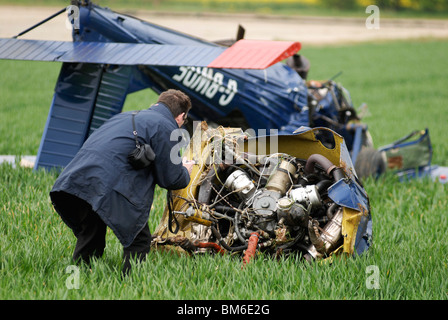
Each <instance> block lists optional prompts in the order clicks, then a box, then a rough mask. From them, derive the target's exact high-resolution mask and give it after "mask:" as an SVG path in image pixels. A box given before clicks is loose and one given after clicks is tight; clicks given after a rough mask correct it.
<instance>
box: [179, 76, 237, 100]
mask: <svg viewBox="0 0 448 320" xmlns="http://www.w3.org/2000/svg"><path fill="white" fill-rule="evenodd" d="M179 71H180V73H179V74H175V75H174V76H173V79H174V80H176V81H178V82H180V83H182V84H183V85H184V86H186V87H187V88H189V89H191V90H195V91H196V92H199V93H200V94H202V95H204V96H206V97H207V98H209V99H213V98H214V97H215V96H216V94H217V93H219V94H220V97H219V100H218V103H219V104H220V105H221V106H226V105H228V104H229V103H230V102H231V101H232V100H233V98H234V96H235V94H236V93H237V92H238V83H237V82H236V80H234V79H229V80H228V81H227V86H225V85H224V84H223V82H224V75H223V74H222V73H221V72H215V73H213V69H210V68H205V67H204V68H202V67H179Z"/></svg>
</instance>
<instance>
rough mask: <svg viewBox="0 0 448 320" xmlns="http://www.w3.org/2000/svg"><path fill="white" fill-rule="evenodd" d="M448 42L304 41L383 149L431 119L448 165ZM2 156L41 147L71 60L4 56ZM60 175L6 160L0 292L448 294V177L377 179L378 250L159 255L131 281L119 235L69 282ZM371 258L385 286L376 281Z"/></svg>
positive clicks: (319, 73)
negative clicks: (316, 257)
mask: <svg viewBox="0 0 448 320" xmlns="http://www.w3.org/2000/svg"><path fill="white" fill-rule="evenodd" d="M446 52H448V42H446V41H429V40H425V41H417V42H415V41H412V42H405V41H402V42H394V43H392V42H385V43H372V44H360V45H353V46H348V45H345V46H340V47H325V48H318V47H313V48H305V49H303V54H305V55H306V56H307V57H308V58H309V59H310V61H311V63H312V71H311V73H310V77H311V78H316V79H325V78H329V77H331V76H333V75H334V74H336V73H337V72H339V71H341V70H342V71H343V72H344V73H343V74H342V75H341V76H340V77H339V78H338V79H337V80H338V81H340V82H341V83H343V84H344V85H345V86H346V87H347V89H349V90H350V92H351V94H352V98H353V100H354V102H355V105H360V104H361V103H362V102H366V103H368V105H369V107H370V113H371V116H370V117H368V118H366V119H365V122H366V123H367V124H368V125H369V128H370V131H371V133H372V136H373V139H374V142H375V144H376V145H377V146H380V145H383V144H386V143H388V142H391V141H393V140H395V139H396V138H398V137H401V136H403V135H405V134H406V133H408V132H410V131H412V130H415V129H420V128H424V127H429V129H430V133H431V138H432V142H433V147H434V161H433V163H436V164H440V165H448V163H447V160H446V159H447V158H448V157H447V155H448V142H447V140H446V138H445V136H446V135H445V132H444V129H445V126H446V119H447V117H446V116H444V111H445V110H446V101H447V98H448V97H447V93H446V90H444V89H445V87H446V77H444V76H443V75H444V72H445V70H447V62H446V60H445V59H444V53H446ZM0 68H1V70H2V73H1V74H0V88H1V95H0V136H1V141H0V154H36V153H37V149H38V146H39V143H40V138H41V135H42V131H43V128H44V126H45V120H46V117H47V114H48V109H49V105H50V102H51V98H52V90H53V88H54V84H55V81H56V78H57V75H58V71H59V68H60V65H58V64H52V63H39V62H35V63H32V62H18V61H0ZM153 99H154V95H153V94H151V93H150V92H146V91H142V92H139V93H136V94H133V95H131V96H130V97H129V99H128V101H127V104H126V109H127V110H130V109H139V108H143V107H145V106H148V105H149V104H150V103H151V102H153V101H152V100H153ZM55 179H56V174H55V173H52V172H44V171H37V172H35V171H32V170H30V169H25V168H17V169H13V168H12V167H11V166H10V165H0V211H1V214H0V299H48V300H50V299H168V300H170V299H179V300H182V299H196V300H209V299H222V300H234V299H243V300H244V299H269V300H270V299H273V300H289V299H294V300H295V299H316V300H318V299H348V300H370V299H372V300H380V299H392V300H395V299H407V300H411V299H430V300H446V299H447V298H448V278H447V277H446V275H447V274H448V259H447V256H446V253H447V252H448V242H447V241H446V239H447V237H448V231H447V227H446V226H447V225H448V221H447V214H446V208H447V206H448V203H447V202H448V198H447V196H446V195H447V191H448V190H447V187H448V186H447V185H443V184H439V183H434V182H433V181H431V180H429V179H424V180H412V181H409V182H407V183H402V182H399V181H398V180H397V178H396V177H394V176H391V175H386V176H384V177H382V178H380V179H379V180H377V181H375V180H372V179H369V180H367V181H366V182H365V188H366V190H367V193H368V195H369V197H370V201H371V206H372V216H373V231H374V242H373V246H372V248H371V250H370V251H369V252H368V254H367V255H365V256H362V257H358V258H356V259H352V258H349V259H342V258H338V259H335V260H334V261H333V263H332V264H318V263H315V264H311V265H308V264H304V263H302V262H299V261H297V260H296V259H294V258H290V259H285V260H282V261H275V260H272V259H269V258H268V257H265V256H258V257H257V259H256V260H255V261H254V262H253V263H252V264H249V266H248V267H247V268H245V269H243V270H242V269H241V260H240V259H238V258H236V257H231V256H209V255H206V256H198V257H195V258H192V257H186V256H176V255H173V254H168V253H160V252H152V253H151V254H150V255H149V257H148V259H147V261H146V262H145V263H143V264H140V265H138V266H135V268H134V271H133V272H132V274H131V275H130V277H128V278H126V279H124V280H122V279H121V273H120V271H121V254H122V248H121V245H120V244H119V242H118V240H117V239H116V237H115V236H114V235H113V233H112V232H110V231H109V232H108V234H107V247H106V251H105V254H104V257H103V258H102V259H99V260H97V261H95V262H94V263H93V265H92V267H91V268H90V269H89V268H87V267H85V266H83V267H82V268H81V269H80V282H79V289H78V290H75V289H72V290H70V289H68V288H67V286H66V281H67V280H69V279H70V278H69V277H70V275H71V274H70V273H66V268H67V266H69V265H70V264H71V261H70V258H71V255H72V252H73V248H74V244H75V239H74V236H73V235H72V233H71V231H70V230H69V229H68V228H67V227H66V226H65V225H64V224H63V223H62V222H61V220H60V218H59V217H58V216H57V214H56V213H55V212H54V210H53V208H52V206H51V203H50V200H49V196H48V192H49V190H50V189H51V187H52V185H53V183H54V180H55ZM163 200H164V190H162V189H157V190H156V201H155V203H154V209H153V212H152V216H151V219H150V228H151V230H154V229H155V226H156V225H157V224H158V222H159V219H160V216H161V213H162V210H163V207H164V201H163ZM369 266H376V267H377V268H378V271H379V285H380V288H379V289H369V287H368V286H367V284H366V281H367V280H368V277H369V275H370V274H369V273H367V270H368V267H369Z"/></svg>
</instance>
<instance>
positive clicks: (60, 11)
mask: <svg viewBox="0 0 448 320" xmlns="http://www.w3.org/2000/svg"><path fill="white" fill-rule="evenodd" d="M66 10H67V8H63V9H61V10H59V11H58V12H56V13H55V14H53V15H51V16H49V17H48V18H46V19H44V20H42V21H41V22H38V23H36V24H35V25H34V26H32V27H29V28H28V29H26V30H24V31H22V32H20V33H19V34H18V35H15V36H14V37H13V38H14V39H15V38H17V37H20V36H22V35H24V34H25V33H28V32H29V31H31V30H33V29H35V28H37V27H38V26H40V25H41V24H44V23H45V22H47V21H49V20H51V19H53V18H54V17H57V16H58V15H60V14H61V13H62V12H65V11H66Z"/></svg>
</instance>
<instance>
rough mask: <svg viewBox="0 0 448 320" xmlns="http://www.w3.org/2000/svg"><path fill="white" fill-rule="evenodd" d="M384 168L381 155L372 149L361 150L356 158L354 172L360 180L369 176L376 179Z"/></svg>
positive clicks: (384, 163) (384, 161)
mask: <svg viewBox="0 0 448 320" xmlns="http://www.w3.org/2000/svg"><path fill="white" fill-rule="evenodd" d="M386 167H387V163H386V159H385V157H384V156H383V154H382V153H381V152H380V151H378V150H376V149H375V148H372V147H365V148H362V149H361V151H360V152H359V154H358V156H357V158H356V163H355V171H356V174H357V175H358V178H359V179H361V180H362V179H364V178H367V177H369V176H373V177H375V178H377V177H378V176H379V175H380V174H382V173H384V172H385V171H386Z"/></svg>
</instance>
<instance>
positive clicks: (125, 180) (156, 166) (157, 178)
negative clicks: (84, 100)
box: [50, 103, 190, 247]
mask: <svg viewBox="0 0 448 320" xmlns="http://www.w3.org/2000/svg"><path fill="white" fill-rule="evenodd" d="M135 125H136V130H137V132H138V136H139V141H140V142H141V143H148V144H150V145H151V147H152V148H153V150H154V152H155V154H156V158H155V160H154V162H153V164H152V165H151V166H150V167H149V168H145V169H141V170H135V169H133V168H132V167H131V165H130V164H129V163H128V162H127V155H128V154H129V152H131V151H132V150H133V149H134V148H135V140H134V136H133V134H132V112H124V113H120V114H118V115H116V116H114V117H112V118H111V119H109V120H108V121H107V122H105V123H104V124H103V125H102V126H101V127H100V128H98V129H97V130H95V131H94V132H93V133H92V134H91V135H90V137H89V138H88V139H87V140H86V141H85V143H84V145H83V146H82V148H81V149H80V150H79V152H78V153H77V154H76V156H75V157H74V158H73V160H72V161H71V162H70V163H69V164H68V165H67V166H66V167H65V169H64V170H63V171H62V173H61V174H60V176H59V177H58V178H57V180H56V182H55V184H54V186H53V189H52V190H51V192H50V196H51V199H52V201H53V203H54V204H55V208H56V210H57V211H61V210H58V209H57V201H58V192H60V191H63V192H66V193H69V194H72V195H74V196H76V197H78V198H81V199H83V200H84V201H86V202H87V203H89V204H90V205H91V206H92V209H93V211H95V212H96V213H97V214H98V215H99V216H100V217H101V219H102V220H103V221H104V222H105V223H106V224H107V225H108V226H109V227H110V228H111V229H112V230H113V232H114V233H115V235H116V236H117V238H118V239H119V240H120V242H121V243H122V244H123V246H124V247H127V246H129V245H130V244H131V243H132V242H133V240H134V238H135V237H136V236H137V234H138V233H139V232H140V230H141V229H142V228H143V227H144V225H145V224H146V222H147V221H148V217H149V212H150V209H151V205H152V202H153V197H154V188H155V185H156V184H158V185H159V186H160V187H162V188H165V189H172V190H176V189H182V188H185V187H186V186H187V185H188V183H189V181H190V176H189V174H188V170H187V169H186V168H185V167H184V166H183V165H182V163H181V161H180V157H179V152H178V150H179V146H178V145H177V144H178V140H177V135H174V137H175V138H176V141H170V135H171V133H172V132H173V130H175V129H178V128H179V127H178V125H177V123H176V121H175V120H174V117H173V115H172V113H171V111H170V110H169V109H168V108H167V107H166V106H165V105H163V104H162V103H158V104H155V105H154V106H152V107H151V108H150V109H147V110H142V111H140V112H139V113H138V114H137V115H136V116H135ZM172 150H174V153H173V151H172ZM176 150H177V153H176ZM171 153H173V154H174V155H176V156H178V158H177V159H175V160H178V161H175V162H176V163H173V161H171V159H170V154H171ZM58 213H59V215H60V216H61V218H62V219H63V220H64V221H65V223H66V224H67V225H68V226H69V227H70V228H72V229H73V230H74V231H75V233H76V228H77V225H76V223H75V222H74V221H77V220H78V219H76V217H70V216H68V213H67V212H58Z"/></svg>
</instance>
